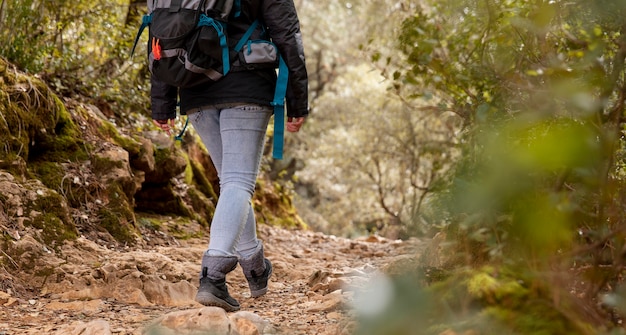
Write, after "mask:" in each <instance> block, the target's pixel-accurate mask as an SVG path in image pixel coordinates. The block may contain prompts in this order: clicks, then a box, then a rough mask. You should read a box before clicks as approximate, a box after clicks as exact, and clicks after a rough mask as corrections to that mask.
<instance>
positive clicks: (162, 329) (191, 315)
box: [142, 307, 234, 335]
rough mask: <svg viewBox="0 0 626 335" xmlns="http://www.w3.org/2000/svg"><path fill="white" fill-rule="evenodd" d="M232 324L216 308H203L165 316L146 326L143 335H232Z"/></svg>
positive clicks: (224, 313) (224, 314)
mask: <svg viewBox="0 0 626 335" xmlns="http://www.w3.org/2000/svg"><path fill="white" fill-rule="evenodd" d="M233 328H234V324H233V322H232V321H231V320H230V319H229V318H228V315H227V314H226V311H224V310H223V309H221V308H218V307H203V308H200V309H191V310H186V311H178V312H172V313H169V314H166V315H164V316H162V317H160V318H158V319H157V320H155V322H154V323H153V324H152V325H150V326H148V327H147V328H146V329H145V330H144V331H143V332H142V334H144V335H156V334H158V335H195V334H203V333H207V334H212V335H234V334H233V332H232V329H233Z"/></svg>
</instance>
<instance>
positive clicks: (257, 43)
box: [239, 40, 278, 69]
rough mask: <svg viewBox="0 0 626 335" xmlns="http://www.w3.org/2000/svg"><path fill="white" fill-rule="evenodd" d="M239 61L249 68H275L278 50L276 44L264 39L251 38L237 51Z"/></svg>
mask: <svg viewBox="0 0 626 335" xmlns="http://www.w3.org/2000/svg"><path fill="white" fill-rule="evenodd" d="M239 61H240V63H241V64H242V65H243V66H244V67H246V68H251V69H262V68H263V69H264V68H277V67H278V50H277V48H276V45H274V43H272V42H270V41H266V40H251V41H248V42H247V43H246V44H244V46H243V49H242V50H241V52H239Z"/></svg>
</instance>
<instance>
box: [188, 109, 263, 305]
mask: <svg viewBox="0 0 626 335" xmlns="http://www.w3.org/2000/svg"><path fill="white" fill-rule="evenodd" d="M270 116H271V109H269V107H261V106H240V107H236V108H228V109H223V110H215V109H209V110H204V111H200V112H198V114H197V115H192V116H191V119H190V120H191V122H192V125H193V126H194V128H195V129H196V131H197V132H198V134H199V135H200V137H201V138H202V140H203V142H204V143H205V146H206V147H207V150H209V154H210V156H211V159H212V160H213V163H214V165H215V167H216V169H217V172H218V177H219V180H220V196H219V199H218V202H217V206H216V209H215V213H214V216H213V220H212V222H211V231H210V240H209V248H208V250H207V251H206V252H205V253H204V255H203V259H202V272H201V279H200V288H199V290H198V294H197V295H196V300H197V301H198V302H200V303H202V304H204V305H211V306H219V307H222V308H224V309H226V310H228V311H232V310H237V309H239V304H238V302H237V301H236V300H235V299H233V298H232V297H231V296H230V295H229V294H228V290H227V288H226V285H225V280H224V278H225V275H226V273H228V272H230V271H232V268H230V266H231V265H232V264H231V263H232V260H233V259H234V260H237V257H236V256H235V254H236V253H237V252H238V251H239V250H241V248H239V247H238V246H239V241H240V237H242V235H243V241H245V242H244V243H243V245H242V247H243V250H244V252H246V251H247V252H248V253H251V252H254V250H253V251H250V250H249V249H256V246H257V245H259V242H258V239H257V238H256V222H255V220H254V213H253V211H252V208H251V204H250V200H251V198H252V194H253V193H254V188H255V185H256V178H257V174H258V170H259V165H260V161H261V156H262V154H263V144H264V141H265V132H266V129H267V124H268V122H269V119H270ZM242 232H243V234H242ZM235 264H236V263H235ZM222 265H224V266H222ZM222 268H223V269H222ZM227 268H228V269H227ZM263 270H264V271H265V270H266V269H265V266H263ZM265 272H267V271H265ZM270 273H271V271H270ZM268 277H269V275H268Z"/></svg>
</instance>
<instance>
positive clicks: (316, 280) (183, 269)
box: [0, 226, 423, 335]
mask: <svg viewBox="0 0 626 335" xmlns="http://www.w3.org/2000/svg"><path fill="white" fill-rule="evenodd" d="M259 237H260V238H261V239H262V240H263V241H264V244H265V249H266V256H267V257H268V258H269V259H271V260H272V262H273V264H274V273H273V276H272V280H271V282H270V286H269V288H270V289H269V292H268V294H266V295H265V296H263V297H260V298H257V299H252V298H250V295H249V293H248V288H247V284H246V282H245V280H244V277H243V274H242V272H241V269H240V268H239V267H238V268H237V269H236V270H235V271H233V272H232V273H230V274H229V275H228V277H227V280H228V284H229V290H230V292H231V294H232V295H233V296H234V297H235V298H236V299H237V300H239V302H240V303H241V307H242V308H241V311H239V312H236V313H228V314H226V313H225V312H224V311H223V310H222V309H219V308H215V307H209V308H206V307H204V306H202V305H199V304H197V303H196V302H194V301H193V297H194V295H195V290H196V285H197V272H198V267H199V261H200V255H201V254H202V252H203V251H204V249H205V247H206V245H207V243H208V237H202V238H192V239H187V240H176V239H174V238H172V237H169V236H167V235H165V234H163V233H159V231H155V232H153V234H152V236H150V235H146V236H144V243H142V245H141V246H135V247H126V248H119V247H114V246H113V245H107V243H106V242H105V241H104V240H98V239H94V238H89V239H88V238H85V237H81V238H79V239H78V240H76V241H73V242H70V243H68V244H66V245H64V246H63V247H62V248H61V249H60V250H58V251H56V252H53V251H50V250H47V249H46V248H45V247H44V246H42V245H41V244H39V243H37V242H36V241H35V239H32V238H30V237H28V236H25V237H19V236H15V237H14V238H15V239H16V241H15V244H16V247H17V248H20V250H23V253H21V256H20V257H21V258H29V257H30V258H31V259H34V258H36V259H37V261H36V262H35V263H36V264H37V266H38V267H40V268H41V270H40V271H39V272H36V273H37V274H38V276H31V277H28V276H24V275H20V269H18V268H16V266H17V264H24V262H23V260H16V259H11V263H13V265H14V266H13V267H12V266H11V265H7V266H6V267H5V271H1V270H2V268H0V335H18V334H38V335H41V334H53V335H79V334H80V335H109V334H113V335H131V334H132V335H144V334H145V335H166V334H168V335H169V334H171V335H174V334H176V335H185V334H197V335H199V334H241V335H243V334H292V335H296V334H328V335H330V334H352V333H353V332H354V330H355V329H356V317H355V316H356V312H355V310H354V306H355V304H354V301H355V299H358V295H359V294H361V293H359V292H361V290H363V289H364V288H366V287H367V283H368V281H369V280H370V278H372V276H374V275H375V274H376V273H378V272H380V271H384V270H385V269H386V268H387V267H388V266H389V265H390V264H394V263H396V262H398V261H401V260H403V259H406V258H411V257H415V256H416V255H417V254H418V253H419V252H420V250H421V249H422V246H423V243H422V242H420V241H419V240H409V241H393V240H387V239H384V238H380V237H376V236H371V237H369V238H361V239H345V238H338V237H335V236H328V235H324V234H322V233H316V232H312V231H304V230H285V229H280V228H274V227H269V226H261V227H260V228H259ZM355 296H356V297H355Z"/></svg>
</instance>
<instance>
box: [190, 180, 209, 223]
mask: <svg viewBox="0 0 626 335" xmlns="http://www.w3.org/2000/svg"><path fill="white" fill-rule="evenodd" d="M187 197H188V198H189V202H190V206H191V208H192V209H193V214H194V218H195V219H196V220H198V222H200V224H201V225H202V226H204V227H208V226H209V225H210V224H209V220H210V218H212V217H213V215H214V214H215V205H214V204H213V203H212V202H211V200H209V199H208V198H207V197H206V196H205V195H204V193H202V192H200V191H198V189H197V188H196V187H194V186H192V187H190V188H189V189H188V190H187Z"/></svg>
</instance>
